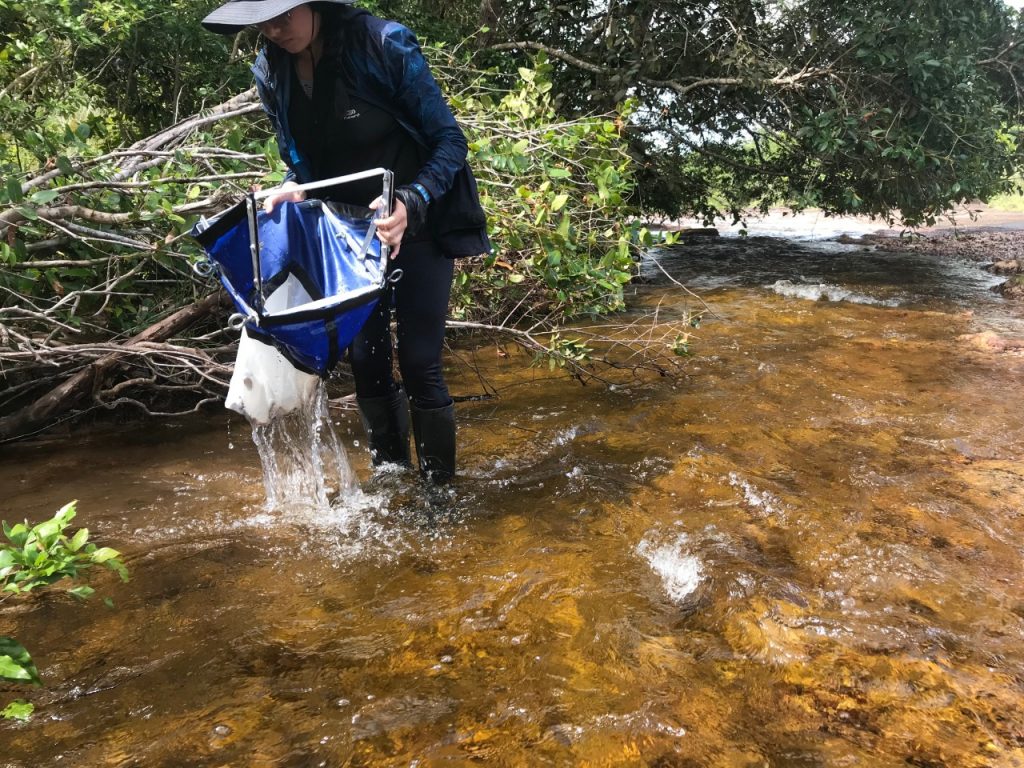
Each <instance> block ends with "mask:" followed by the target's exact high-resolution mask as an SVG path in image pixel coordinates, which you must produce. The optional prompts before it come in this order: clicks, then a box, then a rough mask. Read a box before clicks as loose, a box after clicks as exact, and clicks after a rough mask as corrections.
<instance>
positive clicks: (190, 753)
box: [0, 240, 1024, 768]
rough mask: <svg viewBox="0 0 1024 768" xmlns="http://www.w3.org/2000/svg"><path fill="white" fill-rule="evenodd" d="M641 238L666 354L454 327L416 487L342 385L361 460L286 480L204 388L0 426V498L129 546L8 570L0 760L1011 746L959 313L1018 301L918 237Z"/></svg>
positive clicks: (1008, 421)
mask: <svg viewBox="0 0 1024 768" xmlns="http://www.w3.org/2000/svg"><path fill="white" fill-rule="evenodd" d="M657 258H658V259H659V260H660V263H661V265H662V267H663V268H664V270H665V271H667V272H668V273H670V274H672V275H673V276H675V277H676V278H677V279H678V280H680V281H682V282H683V283H686V284H687V285H689V286H690V287H691V288H693V289H694V290H696V291H697V292H698V293H700V295H701V296H702V298H703V299H704V300H706V301H707V302H708V304H709V306H710V308H711V310H712V311H713V312H714V316H711V315H706V316H705V318H704V324H703V327H702V328H701V329H700V330H699V331H698V332H697V340H696V342H695V344H694V346H693V350H694V352H695V355H694V356H693V357H692V359H690V361H689V363H688V368H687V374H686V375H685V376H684V377H682V378H679V379H676V380H670V379H666V378H659V377H651V378H639V379H636V380H633V381H630V382H624V383H621V384H620V385H619V386H616V387H614V388H606V387H602V386H597V385H593V384H591V385H590V386H586V387H580V386H579V385H577V384H575V383H573V382H572V381H570V380H568V379H567V378H565V377H564V376H560V375H558V374H557V373H550V372H548V371H547V369H546V368H545V369H539V368H528V367H526V365H527V363H528V358H525V357H523V356H522V355H519V354H516V353H515V352H514V351H513V350H511V349H508V348H499V347H497V346H494V345H482V346H479V347H476V348H470V347H463V348H461V349H459V350H458V352H457V354H453V355H452V356H451V357H450V360H451V361H452V369H451V371H450V372H449V376H450V382H451V385H452V389H453V391H454V392H455V393H456V394H458V395H474V394H479V393H481V392H482V391H484V390H485V388H486V389H487V390H488V391H491V390H493V391H496V392H497V395H498V396H497V397H495V398H492V399H489V400H473V401H465V402H460V403H459V405H458V409H457V412H458V416H459V419H460V438H459V439H460V477H459V481H458V483H457V486H456V488H455V490H454V491H453V492H452V494H451V495H450V496H449V497H447V498H442V499H440V500H435V501H434V503H428V502H426V501H424V500H423V499H422V496H421V494H420V493H419V492H418V490H417V488H416V484H415V480H414V478H411V477H409V476H408V475H403V474H401V473H385V474H383V475H381V476H378V477H374V478H369V477H368V475H369V472H368V469H367V465H366V456H365V445H360V443H362V442H363V441H362V439H361V435H360V429H359V425H358V420H357V419H356V418H355V416H354V414H353V413H351V412H346V411H341V412H334V413H333V419H334V421H335V422H336V424H335V429H336V431H337V433H338V434H339V435H340V439H341V442H342V443H343V444H344V445H345V446H346V447H347V449H348V456H349V457H350V458H351V461H352V463H353V465H354V469H355V472H356V474H357V475H358V477H359V478H360V479H361V480H360V483H359V486H358V487H355V486H354V487H350V488H347V489H346V483H345V482H344V481H342V482H339V483H336V484H335V485H334V486H333V487H330V488H328V487H320V490H316V491H314V492H313V493H312V495H313V496H315V495H316V494H322V498H321V502H322V503H314V504H311V505H309V506H308V507H306V508H302V507H301V506H300V507H298V508H296V507H294V506H290V507H287V508H279V507H274V508H270V509H268V508H267V506H266V505H265V494H264V484H263V478H262V474H261V462H260V459H259V456H258V453H257V450H256V448H255V446H254V445H253V442H252V439H251V432H250V429H249V427H248V425H247V424H246V423H245V422H244V421H241V420H240V419H238V418H236V417H231V416H229V415H227V414H225V415H216V416H213V417H210V418H209V419H207V420H206V421H204V422H191V423H188V424H185V425H165V426H159V427H153V426H146V427H145V428H138V429H130V430H128V429H126V430H123V431H120V432H112V431H111V432H105V433H92V434H90V435H88V436H82V437H75V438H73V439H72V438H66V439H63V440H57V439H51V440H49V441H48V442H46V443H45V444H37V445H22V446H15V447H8V448H6V449H4V450H5V452H4V453H3V454H2V455H0V458H2V461H3V463H2V464H0V488H2V489H3V498H2V501H0V510H2V513H3V514H2V515H0V516H2V517H4V518H6V519H7V520H12V519H15V518H18V519H20V518H24V517H27V518H29V519H33V520H39V519H42V518H43V517H44V516H48V515H49V514H51V513H52V512H53V511H54V510H55V509H56V508H57V507H59V506H60V505H62V504H63V503H64V502H66V501H68V500H70V499H72V498H77V499H79V510H80V511H79V517H78V519H77V520H76V523H78V524H80V525H87V526H88V527H89V529H90V531H91V532H92V537H93V539H94V540H98V541H101V542H102V543H105V544H109V545H111V546H115V547H117V548H119V549H121V550H122V551H124V552H125V553H126V556H127V561H128V565H129V568H130V570H131V574H132V581H131V582H130V583H128V584H123V585H122V584H120V583H117V582H116V581H115V579H113V578H107V576H108V574H97V577H96V578H94V579H93V581H92V583H93V585H94V586H95V587H96V588H97V590H98V592H99V594H100V595H104V596H107V595H109V596H110V597H112V598H113V600H114V608H112V609H110V608H107V607H105V606H104V605H103V604H102V603H101V602H100V601H99V600H98V599H94V600H93V601H91V602H89V603H87V604H84V605H83V604H79V603H75V602H74V601H72V600H71V599H70V598H64V597H62V596H60V595H59V594H57V593H53V592H51V593H48V594H43V595H39V596H38V597H33V598H32V599H30V600H7V601H6V602H4V603H2V604H0V635H13V636H15V637H17V638H19V639H20V640H21V641H22V642H23V643H24V644H25V645H26V646H28V647H29V648H30V650H32V651H33V652H34V656H35V659H36V661H37V663H38V666H39V669H40V672H41V674H42V676H43V679H44V682H45V684H46V685H45V688H43V689H38V690H30V689H20V688H15V687H13V686H7V687H3V686H0V706H2V705H3V704H4V703H6V701H8V700H10V699H13V698H15V697H16V696H24V697H26V698H28V699H29V700H31V701H32V702H33V703H34V704H35V705H36V714H35V715H34V717H33V719H32V720H31V721H30V722H29V723H26V724H16V723H10V722H8V723H0V765H2V766H11V767H17V768H23V767H24V768H28V767H29V766H32V767H33V768H35V767H37V766H40V767H41V766H146V767H147V768H148V767H150V766H193V765H194V766H295V767H296V768H299V767H300V766H343V765H350V766H412V765H416V766H438V765H459V766H461V765H496V766H504V765H507V766H535V765H552V766H559V765H589V766H599V765H608V766H662V767H669V766H681V767H682V766H686V767H689V768H694V767H696V766H712V767H716V768H717V767H719V766H721V767H725V766H743V767H746V766H750V767H753V766H772V767H773V768H774V767H777V766H779V767H781V766H807V767H810V766H872V767H875V766H881V767H886V766H893V767H895V766H904V767H905V766H908V765H909V766H918V767H922V766H929V767H932V768H937V767H938V766H950V767H953V766H956V767H961V766H968V767H970V766H1021V765H1024V571H1022V568H1021V561H1022V553H1024V408H1022V407H1021V397H1020V391H1021V389H1020V387H1021V383H1022V376H1024V356H1021V355H1020V354H1016V353H1013V352H1007V353H1002V354H995V353H989V352H983V351H980V350H977V349H975V348H974V347H973V346H972V345H970V344H969V343H967V342H965V341H964V340H961V339H958V337H959V336H961V335H963V334H971V333H978V332H981V331H986V330H992V331H995V332H997V333H999V334H1002V335H1004V336H1007V337H1013V338H1021V337H1022V336H1024V315H1022V313H1021V311H1020V309H1019V308H1014V307H1013V306H1010V305H1008V304H1006V303H1004V302H1002V301H1001V300H1000V299H998V298H997V297H996V296H994V295H993V294H991V293H990V292H989V291H988V288H989V286H990V283H991V280H990V278H989V277H988V276H987V274H986V273H984V272H983V271H981V270H980V269H978V268H977V267H975V266H972V265H966V264H960V263H955V262H949V261H944V260H941V259H933V258H928V257H923V256H920V255H904V256H901V255H897V254H878V253H873V252H868V251H862V250H858V249H839V248H836V247H831V248H823V247H817V246H814V245H811V244H802V245H798V244H786V243H782V242H779V241H771V240H751V241H749V242H739V241H723V242H719V243H709V244H704V245H699V246H684V247H679V248H676V249H673V250H671V251H663V252H661V253H659V254H657ZM645 272H646V274H647V275H648V277H649V281H648V282H647V283H645V284H643V285H641V286H639V287H638V288H637V289H636V293H635V295H634V296H633V297H632V302H633V304H634V306H635V307H637V308H638V309H637V311H640V310H641V309H643V308H648V309H650V308H653V307H658V308H659V313H660V315H661V317H662V318H666V317H670V316H672V315H673V314H675V315H678V316H683V313H684V311H686V310H692V309H694V306H695V301H694V299H692V298H688V297H686V296H685V295H684V294H683V293H682V292H681V291H680V290H679V289H678V288H677V287H676V286H675V285H673V284H672V283H671V282H670V281H669V280H668V279H667V278H665V277H664V275H663V273H662V272H661V271H660V270H659V269H657V268H656V267H655V266H654V265H653V264H648V265H647V267H646V268H645ZM459 360H461V361H471V362H472V363H473V364H474V365H475V366H476V369H477V370H476V371H473V370H470V369H469V368H467V367H465V366H463V365H460V364H459V363H458V361H459ZM328 448H329V450H327V451H326V452H325V453H322V454H321V455H320V459H318V460H319V461H321V463H324V462H326V464H329V463H330V462H332V461H333V462H338V461H340V460H342V459H343V458H344V454H339V453H338V452H337V450H335V448H333V447H330V446H328ZM339 456H341V459H339V458H338V457H339ZM326 464H324V465H325V466H326ZM328 498H333V502H328V501H327V499H328Z"/></svg>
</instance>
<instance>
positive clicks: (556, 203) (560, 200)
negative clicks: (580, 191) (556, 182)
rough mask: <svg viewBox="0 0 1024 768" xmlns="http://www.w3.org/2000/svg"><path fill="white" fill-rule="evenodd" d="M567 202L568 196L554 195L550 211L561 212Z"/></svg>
mask: <svg viewBox="0 0 1024 768" xmlns="http://www.w3.org/2000/svg"><path fill="white" fill-rule="evenodd" d="M567 202H569V196H568V195H565V194H562V195H555V199H554V200H552V201H551V210H552V211H560V210H562V209H563V208H564V207H565V204H566V203H567Z"/></svg>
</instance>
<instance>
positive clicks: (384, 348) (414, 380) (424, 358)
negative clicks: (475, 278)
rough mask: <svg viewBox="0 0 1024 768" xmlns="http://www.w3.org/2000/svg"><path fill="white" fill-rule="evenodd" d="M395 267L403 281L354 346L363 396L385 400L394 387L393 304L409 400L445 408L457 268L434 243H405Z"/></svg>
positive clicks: (352, 358) (351, 356) (355, 369)
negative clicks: (448, 324) (444, 362)
mask: <svg viewBox="0 0 1024 768" xmlns="http://www.w3.org/2000/svg"><path fill="white" fill-rule="evenodd" d="M391 269H392V270H395V269H401V270H402V279H401V280H399V281H398V282H397V283H396V284H395V285H394V286H393V287H392V289H391V291H390V292H389V293H386V294H385V295H384V297H383V298H382V299H381V300H380V301H379V302H378V303H377V306H376V308H375V309H374V310H373V313H372V314H371V315H370V318H369V319H368V320H367V321H366V324H365V325H364V326H363V328H362V330H361V331H360V332H359V334H358V335H357V336H356V337H355V339H354V340H353V342H352V346H351V347H349V360H350V361H351V363H352V374H353V375H354V376H355V380H356V395H357V396H358V397H381V396H383V395H387V394H390V393H391V392H392V390H393V389H394V380H393V377H392V373H391V372H392V362H391V361H392V350H391V305H392V304H394V310H395V319H396V321H397V331H396V336H397V348H398V368H399V370H400V371H401V373H402V383H403V384H404V386H405V391H406V393H407V394H408V395H409V399H410V400H411V401H412V403H413V405H415V406H416V407H418V408H443V407H445V406H446V405H449V404H450V403H451V402H452V399H451V397H450V396H449V395H448V387H447V386H446V385H445V383H444V373H443V372H442V370H441V349H442V347H443V346H444V324H445V319H446V318H447V316H448V299H449V298H450V296H451V290H452V275H453V274H454V265H453V262H452V260H451V259H449V258H446V257H445V256H444V255H443V254H442V253H441V250H440V248H438V247H437V244H436V243H434V241H433V240H419V241H413V242H408V243H402V249H401V251H399V253H398V258H397V259H395V260H394V261H392V262H391Z"/></svg>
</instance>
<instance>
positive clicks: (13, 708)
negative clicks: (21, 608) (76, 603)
mask: <svg viewBox="0 0 1024 768" xmlns="http://www.w3.org/2000/svg"><path fill="white" fill-rule="evenodd" d="M76 503H77V502H74V501H72V502H70V503H68V504H65V505H64V506H63V507H61V508H60V509H59V510H57V512H56V513H55V514H54V516H53V517H52V518H51V519H49V520H45V521H43V522H42V523H39V524H38V525H30V524H29V523H28V522H27V521H26V522H24V523H17V524H15V525H12V526H9V525H8V524H7V523H6V522H3V524H2V527H3V533H4V536H5V537H6V539H7V541H8V542H9V543H7V544H3V543H0V586H2V588H0V593H3V594H5V595H6V596H10V595H19V594H20V595H25V594H28V593H29V592H32V591H33V590H37V589H40V588H42V587H47V586H50V585H52V584H55V583H57V582H59V581H62V580H64V579H69V580H75V579H77V578H78V577H79V575H80V574H81V573H82V572H83V571H85V570H87V569H89V568H92V567H93V566H96V565H100V566H103V567H104V568H107V569H109V570H111V571H113V572H115V573H116V574H117V575H118V576H120V577H121V580H122V581H128V570H127V569H126V568H125V566H124V563H123V562H121V554H120V553H119V552H118V551H117V550H115V549H111V548H110V547H97V546H96V545H95V544H93V543H91V542H90V541H89V529H88V528H79V529H78V530H77V531H75V532H74V534H71V535H70V536H69V535H68V534H69V533H70V532H68V531H67V528H68V525H69V524H70V523H71V521H72V520H73V519H74V517H75V514H76V512H75V505H76ZM67 592H68V594H70V595H73V596H74V597H76V598H78V599H80V600H84V599H86V598H89V597H91V596H92V595H93V594H95V590H94V589H93V588H92V587H89V586H86V585H84V584H78V585H75V586H72V587H69V588H68V589H67ZM107 604H108V605H109V604H110V602H109V600H108V601H107ZM0 680H9V681H11V682H15V683H31V684H33V685H42V681H41V680H40V679H39V671H38V670H37V669H36V666H35V664H34V663H33V661H32V657H31V656H30V655H29V652H28V651H27V650H26V649H25V647H24V646H23V645H21V644H20V643H19V642H17V641H16V640H14V639H13V638H10V637H0ZM34 709H35V707H34V706H33V705H32V704H30V703H29V702H26V701H21V700H18V701H14V702H12V703H10V704H8V705H7V706H6V707H5V708H4V709H3V710H0V718H3V719H8V720H28V719H29V717H31V715H32V712H33V711H34Z"/></svg>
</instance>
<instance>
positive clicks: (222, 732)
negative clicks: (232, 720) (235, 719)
mask: <svg viewBox="0 0 1024 768" xmlns="http://www.w3.org/2000/svg"><path fill="white" fill-rule="evenodd" d="M213 732H214V733H215V734H217V735H218V736H229V735H230V734H231V726H229V725H224V724H223V723H218V724H217V725H215V726H213Z"/></svg>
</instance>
